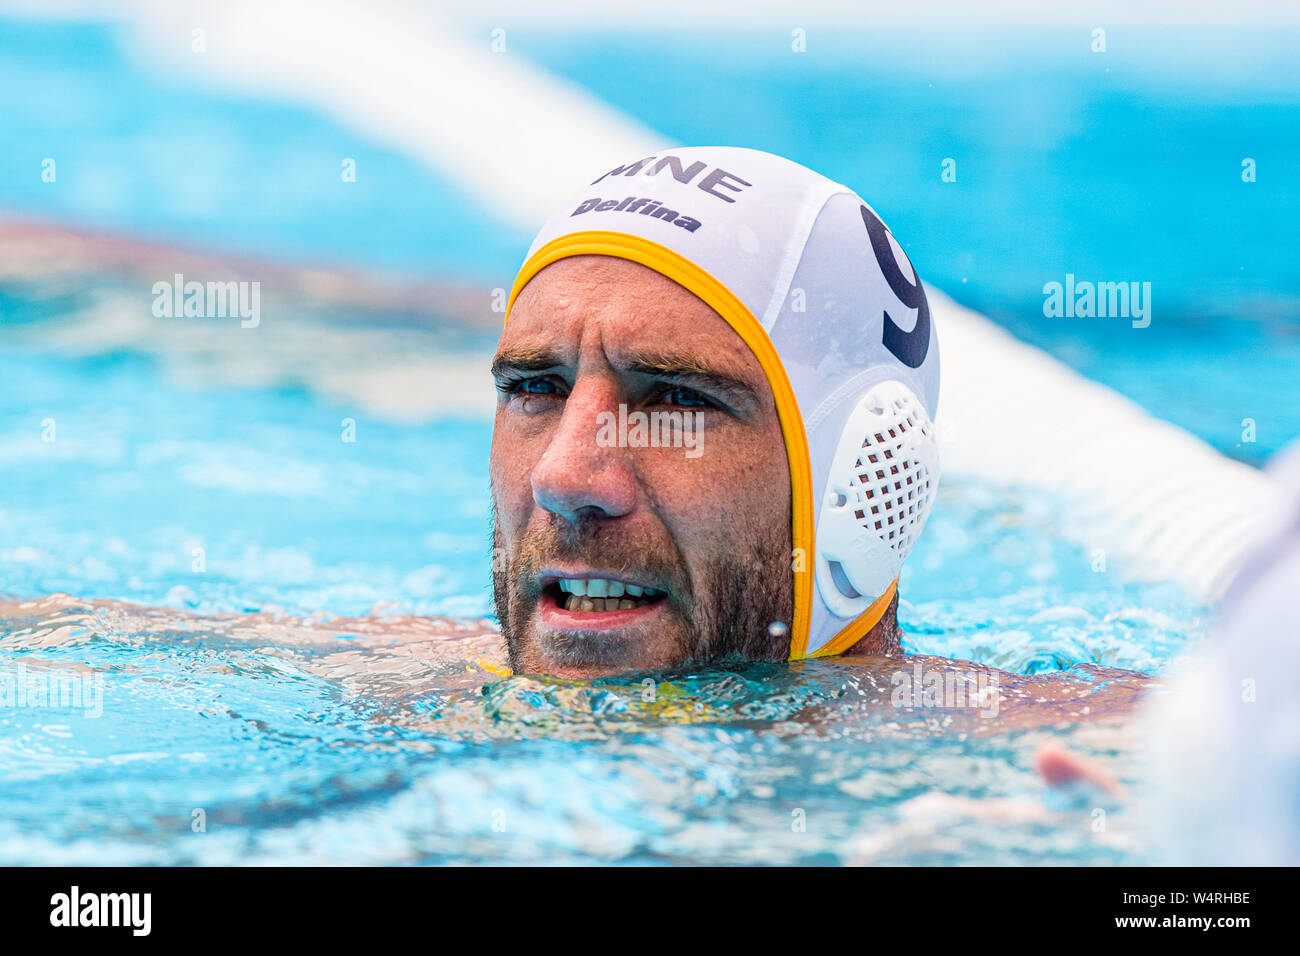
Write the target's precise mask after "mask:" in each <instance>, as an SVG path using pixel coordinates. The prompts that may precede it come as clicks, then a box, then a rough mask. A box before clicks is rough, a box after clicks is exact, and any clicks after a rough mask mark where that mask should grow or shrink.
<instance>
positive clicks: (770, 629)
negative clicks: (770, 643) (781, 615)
mask: <svg viewBox="0 0 1300 956" xmlns="http://www.w3.org/2000/svg"><path fill="white" fill-rule="evenodd" d="M767 633H768V634H770V635H771V636H772V637H785V636H786V635H787V634H789V633H790V628H789V627H787V626H786V624H785V623H784V622H783V621H773V622H772V623H771V624H769V625H768V626H767Z"/></svg>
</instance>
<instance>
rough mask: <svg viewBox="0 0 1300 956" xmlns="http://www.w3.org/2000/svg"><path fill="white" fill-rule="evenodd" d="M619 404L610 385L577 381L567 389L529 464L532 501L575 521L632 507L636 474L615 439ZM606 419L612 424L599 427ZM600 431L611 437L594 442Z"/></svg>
mask: <svg viewBox="0 0 1300 956" xmlns="http://www.w3.org/2000/svg"><path fill="white" fill-rule="evenodd" d="M618 402H619V395H618V391H617V390H616V389H615V388H614V387H613V385H612V384H611V383H604V382H591V383H580V384H579V385H577V386H575V387H574V389H573V391H572V392H570V393H569V396H568V398H567V399H565V402H564V411H563V413H562V414H561V416H560V421H559V424H557V425H556V427H555V431H554V432H552V433H551V439H550V443H549V444H548V445H547V448H546V451H545V453H544V454H543V455H542V457H541V459H540V460H539V461H538V462H537V464H536V465H535V466H534V467H533V474H532V485H533V500H534V501H536V502H537V504H538V505H540V506H541V507H542V508H545V509H546V510H547V511H551V512H554V513H555V514H558V515H560V516H561V517H563V518H565V519H567V520H569V521H576V520H578V519H579V518H583V517H604V518H617V517H619V516H621V515H625V514H628V513H629V512H631V511H632V509H633V508H635V507H636V501H637V479H636V473H635V472H634V471H633V469H632V467H631V463H630V462H629V461H628V458H627V450H626V449H624V448H621V447H619V442H618V440H617V438H618V419H619V405H618ZM611 416H612V417H611ZM610 421H612V423H613V427H605V428H604V429H603V430H602V427H601V426H602V424H605V423H608V422H610ZM598 435H599V436H600V437H601V439H607V438H610V437H613V438H614V439H615V440H614V441H606V440H601V441H598V440H597V436H598Z"/></svg>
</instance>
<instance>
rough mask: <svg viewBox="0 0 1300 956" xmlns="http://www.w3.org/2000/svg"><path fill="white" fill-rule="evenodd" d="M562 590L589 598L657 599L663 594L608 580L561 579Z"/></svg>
mask: <svg viewBox="0 0 1300 956" xmlns="http://www.w3.org/2000/svg"><path fill="white" fill-rule="evenodd" d="M557 583H558V584H559V585H560V590H561V591H563V592H564V593H565V594H576V595H578V596H579V597H589V598H621V597H623V595H625V594H626V595H628V596H629V597H634V598H639V597H646V598H657V597H659V596H660V594H661V593H662V592H660V591H656V590H655V589H654V588H643V587H641V586H640V585H639V584H624V583H623V582H622V581H611V580H609V579H608V578H561V579H560V580H559V582H557Z"/></svg>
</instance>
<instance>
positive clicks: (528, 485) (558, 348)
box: [492, 256, 793, 676]
mask: <svg viewBox="0 0 1300 956" xmlns="http://www.w3.org/2000/svg"><path fill="white" fill-rule="evenodd" d="M493 373H494V375H495V377H496V382H497V388H498V393H499V394H498V404H497V414H496V424H495V429H494V433H493V443H492V488H493V504H494V508H495V527H494V539H495V540H494V547H495V548H496V549H499V550H498V551H497V554H498V555H500V557H501V560H499V561H498V562H497V564H498V570H496V571H495V573H494V581H493V586H494V593H495V596H496V602H497V610H498V614H499V616H500V619H501V623H502V627H503V629H504V631H505V634H506V638H507V640H508V642H509V646H510V653H511V658H512V664H513V666H515V667H516V669H523V670H527V671H544V672H549V673H564V674H569V675H572V676H578V675H586V674H594V673H604V672H609V671H626V670H650V669H665V668H670V667H672V666H675V665H678V664H681V663H683V662H685V661H688V660H703V659H714V658H717V657H719V656H722V655H726V654H736V655H740V656H745V657H766V658H782V657H784V656H785V654H786V651H787V648H788V645H789V639H788V637H787V636H786V635H785V634H784V633H783V632H782V629H781V628H769V625H770V624H772V623H774V622H781V623H784V622H788V621H789V620H790V619H791V616H792V612H793V584H792V577H793V575H792V572H791V567H790V560H789V554H790V548H791V544H790V480H789V466H788V464H787V463H786V458H785V451H784V445H783V442H782V439H781V426H780V422H779V420H778V418H777V412H776V405H775V402H774V401H773V397H772V389H771V386H770V385H769V384H768V382H767V378H766V376H765V375H764V374H763V370H762V368H761V367H760V366H759V364H758V362H757V360H756V359H755V358H754V356H753V354H752V353H751V352H750V350H749V348H748V347H747V346H746V345H745V343H744V342H743V341H742V340H741V338H740V336H739V335H737V334H736V333H735V332H734V331H732V329H731V328H730V327H728V325H727V323H726V322H725V321H724V320H723V319H722V317H721V316H719V315H718V314H717V313H716V312H714V311H713V309H711V308H710V307H709V306H708V305H706V304H705V303H704V302H702V301H700V300H699V299H698V298H696V297H695V296H694V295H692V294H691V293H690V292H688V291H687V290H686V289H684V288H682V287H681V286H679V285H677V284H676V283H674V282H673V281H672V280H670V279H668V278H666V277H664V276H662V275H660V274H659V273H657V272H655V271H653V270H651V269H648V268H646V267H645V266H642V265H638V264H637V263H634V262H629V261H627V260H625V259H618V258H611V257H606V256H579V257H576V258H567V259H562V260H560V261H559V262H556V263H553V264H552V265H550V266H547V267H546V268H545V269H543V270H542V271H541V272H540V273H538V275H537V276H536V277H534V278H533V280H532V281H531V282H530V283H529V284H528V287H527V289H526V290H524V292H523V294H522V295H521V296H520V297H519V300H518V301H517V302H516V303H515V305H514V308H513V310H512V312H511V318H510V323H509V325H508V326H507V328H506V331H505V334H504V335H503V336H502V337H501V342H500V345H499V346H498V348H497V354H496V359H495V361H494V367H493ZM674 411H675V412H678V413H682V414H686V415H690V416H692V417H693V418H694V419H695V421H696V422H698V424H697V425H696V426H694V427H695V428H696V429H697V431H696V436H695V437H696V438H697V439H698V442H699V447H700V451H701V453H700V454H698V455H697V456H696V457H693V458H692V457H688V456H687V449H686V448H684V447H683V446H682V445H681V444H674V443H673V442H671V440H670V441H669V442H667V443H664V442H661V443H660V447H654V446H652V445H649V444H648V441H637V436H636V435H635V434H632V435H631V436H630V438H629V436H628V435H627V434H626V432H625V433H624V435H623V436H622V439H623V440H621V441H620V440H619V437H620V436H619V435H618V433H617V430H615V432H614V434H613V435H611V436H607V437H610V438H613V440H612V441H609V440H601V439H602V436H601V430H602V426H603V424H604V423H609V422H610V421H611V420H612V421H614V422H617V421H618V419H619V418H620V417H622V419H623V420H625V421H626V420H628V419H629V418H631V419H632V421H633V422H636V421H637V418H636V417H635V416H637V415H638V413H640V414H641V415H642V416H644V420H645V421H647V422H648V421H652V420H654V419H651V417H650V416H652V415H655V414H659V413H664V412H674ZM669 437H671V436H669ZM740 502H744V503H745V504H744V507H737V505H738V503H740ZM606 582H608V583H606ZM593 585H594V586H593ZM629 585H630V586H631V589H632V590H631V592H629V590H628V586H629ZM611 588H612V592H611V591H610V589H611ZM584 589H585V590H586V591H587V595H586V596H585V597H586V601H583V597H584V595H582V594H574V593H573V592H574V591H582V590H584ZM638 589H640V590H641V591H642V592H643V593H642V594H641V595H640V596H639V597H638V596H636V594H635V591H636V590H638ZM647 591H648V592H649V593H650V596H647V594H646V593H645V592H647ZM597 592H600V593H597ZM616 592H621V593H616ZM611 593H613V594H614V598H613V600H612V601H611V599H610V595H611ZM592 594H596V596H595V597H592V596H591V595H592ZM598 600H599V602H600V609H599V610H596V609H594V607H593V609H592V610H582V608H583V607H586V606H588V604H590V605H596V602H597V601H598ZM570 603H572V604H573V606H574V609H573V610H569V609H568V607H567V606H566V605H568V604H570ZM611 603H613V604H618V605H628V604H632V605H635V606H633V607H627V606H619V607H614V608H612V609H608V610H606V609H605V606H607V605H609V604H611Z"/></svg>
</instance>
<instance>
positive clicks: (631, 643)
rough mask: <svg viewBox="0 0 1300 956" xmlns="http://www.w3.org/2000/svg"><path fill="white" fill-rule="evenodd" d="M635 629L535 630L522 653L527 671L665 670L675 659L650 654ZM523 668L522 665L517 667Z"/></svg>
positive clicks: (581, 674) (601, 673) (572, 675)
mask: <svg viewBox="0 0 1300 956" xmlns="http://www.w3.org/2000/svg"><path fill="white" fill-rule="evenodd" d="M637 630H640V629H636V630H631V631H610V630H606V631H597V632H592V631H580V630H573V631H571V630H556V629H553V628H545V629H543V630H541V631H540V632H539V631H538V630H534V631H533V633H532V635H531V639H530V640H528V641H527V642H526V646H525V647H524V648H523V649H522V652H521V653H520V655H519V663H520V664H521V665H522V669H523V671H524V672H525V673H538V674H550V675H552V676H555V677H563V678H568V679H583V678H590V677H610V676H614V675H617V674H629V673H635V672H638V671H653V670H662V669H664V668H665V667H670V666H671V665H672V663H673V661H672V660H668V659H664V658H663V657H662V656H661V655H658V654H654V653H648V652H649V651H650V648H649V647H647V641H646V636H645V635H644V634H638V633H637V632H636V631H637ZM516 670H519V668H516Z"/></svg>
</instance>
